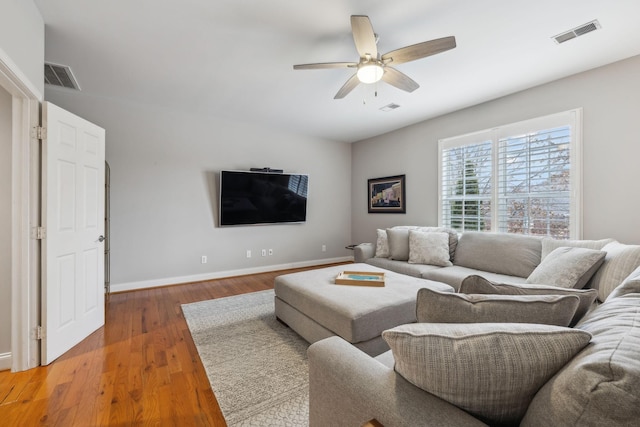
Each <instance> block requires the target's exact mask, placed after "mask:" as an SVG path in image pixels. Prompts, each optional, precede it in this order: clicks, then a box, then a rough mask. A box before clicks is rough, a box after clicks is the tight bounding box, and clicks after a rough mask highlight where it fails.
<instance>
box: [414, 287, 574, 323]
mask: <svg viewBox="0 0 640 427" xmlns="http://www.w3.org/2000/svg"><path fill="white" fill-rule="evenodd" d="M579 303H580V299H579V298H578V297H577V296H576V295H487V294H469V295H467V294H452V293H443V292H438V291H433V290H431V289H426V288H425V289H420V290H419V291H418V297H417V300H416V319H417V320H418V322H419V323H502V322H506V323H539V324H545V325H555V326H569V323H570V322H571V319H573V315H574V313H575V312H576V309H577V308H578V305H579Z"/></svg>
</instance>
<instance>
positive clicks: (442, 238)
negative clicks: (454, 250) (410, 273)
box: [409, 230, 453, 267]
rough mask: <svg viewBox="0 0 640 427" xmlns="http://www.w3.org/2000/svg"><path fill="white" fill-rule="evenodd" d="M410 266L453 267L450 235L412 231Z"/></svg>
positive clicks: (410, 237) (410, 232)
mask: <svg viewBox="0 0 640 427" xmlns="http://www.w3.org/2000/svg"><path fill="white" fill-rule="evenodd" d="M409 264H430V265H438V266H441V267H450V266H452V265H453V264H452V263H451V261H450V260H449V234H448V233H443V232H431V231H427V232H423V231H415V230H410V231H409Z"/></svg>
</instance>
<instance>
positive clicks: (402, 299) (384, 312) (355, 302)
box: [274, 264, 453, 343]
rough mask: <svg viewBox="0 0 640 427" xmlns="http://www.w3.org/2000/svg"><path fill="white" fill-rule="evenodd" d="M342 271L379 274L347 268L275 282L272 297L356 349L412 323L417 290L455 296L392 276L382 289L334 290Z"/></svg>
mask: <svg viewBox="0 0 640 427" xmlns="http://www.w3.org/2000/svg"><path fill="white" fill-rule="evenodd" d="M344 270H351V271H383V270H380V269H378V268H375V267H373V266H370V265H367V264H350V265H348V266H345V265H338V266H335V267H327V268H322V269H319V270H309V271H303V272H299V273H291V274H285V275H282V276H278V277H276V279H275V286H274V288H275V294H276V296H277V297H278V298H280V299H281V300H282V301H284V302H286V303H287V304H289V305H290V306H291V307H294V308H295V309H296V310H298V311H299V312H301V313H302V314H304V315H305V316H307V317H309V318H311V319H312V320H314V321H315V322H316V323H318V324H320V325H321V326H323V327H324V328H326V329H328V330H329V331H331V332H333V333H334V334H336V335H339V336H341V337H342V338H344V339H345V340H347V341H349V342H350V343H359V342H362V341H367V340H370V339H372V338H375V337H379V336H380V334H381V333H382V331H384V330H385V329H389V328H392V327H394V326H397V325H401V324H403V323H411V322H415V320H416V317H415V315H416V294H417V293H418V289H420V288H424V287H432V288H433V289H437V290H440V291H443V292H447V291H448V290H449V291H453V289H452V288H451V287H450V286H447V285H445V284H444V283H436V282H430V281H427V280H423V279H418V278H416V277H410V276H406V275H404V274H398V273H394V272H391V271H386V272H385V286H384V287H371V286H348V285H335V284H334V283H333V281H334V279H335V277H336V276H337V275H338V273H340V272H341V271H344Z"/></svg>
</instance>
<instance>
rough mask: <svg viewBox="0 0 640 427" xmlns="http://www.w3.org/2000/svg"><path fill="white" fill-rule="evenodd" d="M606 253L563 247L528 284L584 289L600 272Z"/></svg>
mask: <svg viewBox="0 0 640 427" xmlns="http://www.w3.org/2000/svg"><path fill="white" fill-rule="evenodd" d="M605 255H606V252H604V251H598V250H595V249H586V248H571V247H566V246H562V247H559V248H558V249H554V250H553V252H551V253H550V254H549V255H548V256H547V257H546V258H545V259H544V260H542V262H541V263H540V264H539V265H538V266H537V267H536V269H535V270H533V272H532V273H531V274H530V275H529V277H528V278H527V283H534V284H537V285H552V286H559V287H561V288H576V289H582V288H583V287H584V286H585V285H586V284H587V282H588V281H589V279H590V278H591V276H593V274H594V273H595V272H596V271H597V270H598V268H599V267H600V265H602V262H603V261H604V257H605Z"/></svg>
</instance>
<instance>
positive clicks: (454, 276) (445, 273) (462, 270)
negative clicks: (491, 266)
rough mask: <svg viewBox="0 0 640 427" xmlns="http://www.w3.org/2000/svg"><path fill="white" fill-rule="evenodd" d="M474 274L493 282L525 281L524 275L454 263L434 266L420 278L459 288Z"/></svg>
mask: <svg viewBox="0 0 640 427" xmlns="http://www.w3.org/2000/svg"><path fill="white" fill-rule="evenodd" d="M474 274H477V275H480V276H482V277H486V278H487V279H489V280H491V281H494V282H502V283H526V282H527V279H526V277H518V276H508V275H506V274H498V273H489V272H487V271H482V270H476V269H475V268H467V267H460V266H457V265H454V266H452V267H441V268H434V269H430V270H428V271H425V272H424V273H422V276H421V277H422V278H424V279H429V280H434V281H436V282H442V283H446V284H447V285H449V286H452V287H453V288H454V289H456V290H458V289H460V284H461V283H462V281H463V280H464V279H465V278H467V277H469V276H472V275H474Z"/></svg>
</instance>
